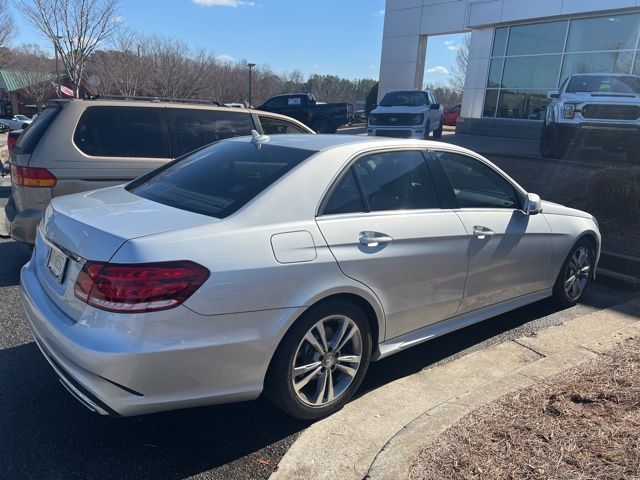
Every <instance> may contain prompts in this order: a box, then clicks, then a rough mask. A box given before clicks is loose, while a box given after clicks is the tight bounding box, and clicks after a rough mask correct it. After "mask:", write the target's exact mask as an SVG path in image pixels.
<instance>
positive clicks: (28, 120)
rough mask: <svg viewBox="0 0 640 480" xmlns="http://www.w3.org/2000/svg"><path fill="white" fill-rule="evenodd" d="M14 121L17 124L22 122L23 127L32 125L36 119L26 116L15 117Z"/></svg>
mask: <svg viewBox="0 0 640 480" xmlns="http://www.w3.org/2000/svg"><path fill="white" fill-rule="evenodd" d="M13 120H15V121H16V122H21V123H22V124H23V125H24V124H27V125H31V122H33V120H34V119H31V118H29V117H27V116H26V115H14V116H13Z"/></svg>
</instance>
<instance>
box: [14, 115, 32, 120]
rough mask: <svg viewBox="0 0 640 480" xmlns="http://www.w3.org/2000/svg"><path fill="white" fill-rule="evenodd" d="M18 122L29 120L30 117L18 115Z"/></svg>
mask: <svg viewBox="0 0 640 480" xmlns="http://www.w3.org/2000/svg"><path fill="white" fill-rule="evenodd" d="M16 118H17V119H18V120H29V117H25V116H24V115H16Z"/></svg>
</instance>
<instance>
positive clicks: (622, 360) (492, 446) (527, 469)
mask: <svg viewBox="0 0 640 480" xmlns="http://www.w3.org/2000/svg"><path fill="white" fill-rule="evenodd" d="M410 478H411V479H414V480H415V479H430V480H431V479H492V480H493V479H496V480H499V479H540V480H542V479H545V480H546V479H558V480H559V479H562V480H582V479H584V480H586V479H598V480H622V479H640V338H636V339H628V340H627V341H626V342H625V343H624V344H623V345H621V346H620V347H618V348H616V349H614V350H612V351H611V352H609V353H606V354H602V355H600V356H599V357H598V358H596V359H594V360H591V361H589V362H587V363H585V364H583V365H581V366H579V367H577V368H574V369H572V370H570V371H568V372H565V373H562V374H561V375H558V376H555V377H551V378H549V379H547V380H546V381H544V382H543V383H540V384H536V385H534V386H532V387H529V388H526V389H524V390H522V391H519V392H517V393H514V394H511V395H509V396H507V397H505V398H503V399H501V400H499V401H497V402H494V403H492V404H489V405H486V406H484V407H481V408H480V409H478V410H476V411H475V412H474V413H472V414H471V415H469V416H468V417H465V418H464V419H463V420H461V421H460V422H459V423H458V424H456V425H455V426H453V427H452V428H450V429H449V430H448V431H446V432H445V433H444V434H443V435H442V436H441V437H440V438H438V440H437V442H435V443H434V444H433V445H432V446H430V447H428V448H426V449H425V450H424V451H423V452H422V453H421V454H420V456H419V458H418V459H417V461H416V462H415V463H414V465H413V466H412V468H411V472H410Z"/></svg>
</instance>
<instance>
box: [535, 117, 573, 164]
mask: <svg viewBox="0 0 640 480" xmlns="http://www.w3.org/2000/svg"><path fill="white" fill-rule="evenodd" d="M568 147H569V142H568V141H567V139H566V138H564V137H563V135H562V134H561V132H560V129H559V128H558V127H557V126H556V125H553V124H552V125H547V124H546V123H545V124H544V125H543V127H542V135H541V137H540V155H542V156H543V157H544V158H558V159H563V158H564V157H565V156H566V154H567V150H568Z"/></svg>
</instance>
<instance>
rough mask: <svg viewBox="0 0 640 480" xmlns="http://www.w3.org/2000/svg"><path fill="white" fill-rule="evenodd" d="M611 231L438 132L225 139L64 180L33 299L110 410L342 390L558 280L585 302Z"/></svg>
mask: <svg viewBox="0 0 640 480" xmlns="http://www.w3.org/2000/svg"><path fill="white" fill-rule="evenodd" d="M599 252H600V234H599V232H598V225H597V223H596V221H595V219H594V218H593V217H592V216H591V215H589V214H588V213H584V212H581V211H578V210H573V209H570V208H567V207H563V206H561V205H557V204H554V203H548V202H545V201H541V200H540V198H539V197H538V196H537V195H535V194H532V193H527V192H526V191H525V190H524V189H523V188H522V187H520V186H519V185H518V184H517V183H516V182H514V181H513V180H512V179H511V178H509V177H508V176H507V175H506V174H504V173H503V172H502V171H501V170H499V169H498V168H497V167H495V166H494V165H493V164H491V162H489V161H488V160H486V159H484V158H483V157H481V156H479V155H477V154H475V153H472V152H470V151H468V150H465V149H462V148H460V147H455V146H452V145H447V144H443V143H440V142H424V141H413V140H394V139H383V138H373V137H360V136H347V135H345V136H343V135H279V136H277V137H276V136H274V137H271V138H269V137H268V136H262V135H260V134H258V132H254V134H253V136H252V137H242V138H235V139H229V140H225V141H222V142H219V143H216V144H213V145H210V146H208V147H206V148H204V149H202V150H199V151H197V152H195V153H193V154H191V155H188V156H186V157H184V158H182V159H180V160H177V161H176V162H173V163H171V164H168V165H166V166H165V167H164V168H161V169H158V170H156V171H154V172H151V173H149V174H147V175H145V176H142V177H141V178H139V179H137V180H134V181H133V182H131V183H129V184H127V185H121V186H115V187H112V188H107V189H103V190H97V191H93V192H90V193H84V194H80V195H70V196H65V197H59V198H55V199H54V200H53V201H52V202H51V205H50V206H49V207H48V208H47V212H46V215H45V217H44V219H43V221H42V223H41V224H40V227H39V228H38V232H37V238H36V246H35V249H34V253H33V256H32V258H31V260H30V262H29V263H27V265H25V267H24V268H23V269H22V273H21V288H22V292H23V296H24V306H25V311H26V317H27V319H28V322H29V325H30V327H31V330H32V332H33V335H34V338H35V339H36V342H37V344H38V345H39V347H40V349H41V350H42V352H43V353H44V356H45V357H46V358H47V360H49V362H50V363H51V365H52V366H53V368H54V370H55V371H56V373H57V374H58V375H59V376H60V377H61V380H62V382H63V384H64V385H65V386H66V387H67V389H69V391H70V392H72V393H73V394H74V396H75V397H76V398H77V399H79V400H80V401H81V402H82V403H83V404H85V406H87V407H88V408H90V409H92V410H94V411H95V412H98V413H101V414H113V415H125V416H128V415H138V414H144V413H150V412H157V411H163V410H171V409H176V408H184V407H191V406H199V405H209V404H215V403H227V402H234V401H241V400H251V399H255V398H257V397H258V396H259V395H260V394H261V393H262V392H263V391H264V393H265V395H266V397H267V398H269V399H270V400H271V401H273V402H274V403H275V404H276V405H278V406H279V407H280V408H282V409H283V410H284V411H285V412H287V413H289V414H290V415H293V416H295V417H298V418H303V419H316V418H320V417H323V416H325V415H329V414H331V413H333V412H335V411H336V410H338V409H339V408H341V407H342V406H343V405H344V404H345V403H346V402H347V401H348V400H349V399H350V398H351V397H352V396H353V394H354V393H355V392H356V390H357V389H358V387H359V386H360V384H361V382H362V379H363V377H364V375H365V373H366V371H367V367H368V365H369V362H370V360H378V359H381V358H384V357H387V356H389V355H392V354H394V353H397V352H401V351H404V350H405V349H406V348H408V347H409V346H412V345H416V344H419V343H421V342H424V341H427V340H429V339H431V338H434V337H437V336H439V335H443V334H445V333H448V332H451V331H453V330H456V329H459V328H462V327H465V326H468V325H470V324H473V323H476V322H479V321H482V320H485V319H487V318H489V317H493V316H495V315H498V314H501V313H504V312H507V311H509V310H512V309H514V308H518V307H521V306H523V305H526V304H528V303H531V302H535V301H537V300H541V299H543V298H546V297H553V299H554V300H555V301H556V302H557V303H558V304H559V305H562V306H569V305H573V304H575V303H576V302H577V301H578V300H579V299H580V298H581V296H582V294H583V292H584V290H585V288H586V287H587V286H588V284H589V282H590V280H591V279H592V278H593V275H594V272H595V268H596V264H597V262H598V256H599Z"/></svg>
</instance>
